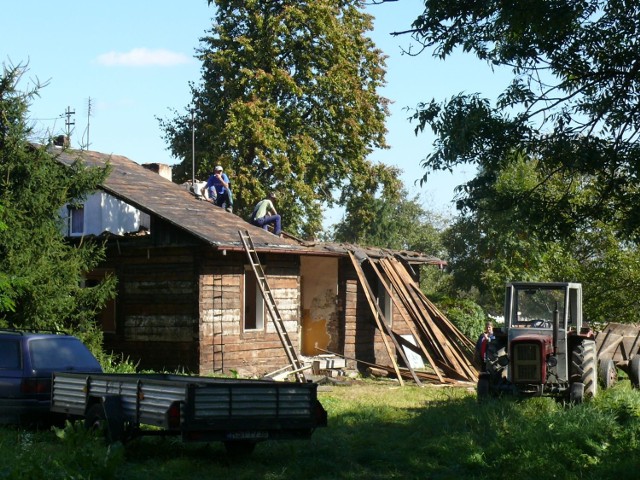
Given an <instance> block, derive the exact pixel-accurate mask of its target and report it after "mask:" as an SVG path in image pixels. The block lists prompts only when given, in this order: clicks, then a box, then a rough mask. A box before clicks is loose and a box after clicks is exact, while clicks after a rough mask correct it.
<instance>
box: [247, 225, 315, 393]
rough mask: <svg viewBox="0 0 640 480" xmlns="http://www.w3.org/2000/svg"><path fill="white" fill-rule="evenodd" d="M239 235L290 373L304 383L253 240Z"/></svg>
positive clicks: (294, 352)
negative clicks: (287, 362) (280, 343)
mask: <svg viewBox="0 0 640 480" xmlns="http://www.w3.org/2000/svg"><path fill="white" fill-rule="evenodd" d="M238 233H239V234H240V240H242V244H243V245H244V249H245V251H246V252H247V256H248V258H249V263H250V264H251V268H252V269H253V273H254V274H255V275H256V279H257V280H258V285H259V286H260V291H261V292H262V298H264V301H265V303H266V305H267V309H268V310H269V315H270V316H271V319H272V320H273V324H274V325H275V327H276V331H277V332H278V336H279V337H280V341H281V342H282V346H283V347H284V349H285V352H286V353H287V358H288V359H289V363H290V364H291V368H292V369H293V371H292V372H291V373H292V374H293V375H295V377H296V381H298V382H300V383H305V382H306V381H307V379H306V378H305V375H304V370H305V366H304V364H303V363H302V361H301V360H300V358H299V357H298V354H297V353H296V350H295V348H294V346H293V343H291V338H289V334H288V333H287V330H286V328H285V326H284V321H283V320H282V317H281V316H280V312H279V311H278V307H277V305H276V302H275V299H274V298H273V294H272V293H271V288H269V283H268V282H267V277H266V275H265V274H264V270H263V268H262V264H261V263H260V259H259V258H258V253H257V252H256V249H255V247H254V245H253V240H252V239H251V236H250V235H249V232H248V231H247V230H245V231H244V232H243V231H242V230H238Z"/></svg>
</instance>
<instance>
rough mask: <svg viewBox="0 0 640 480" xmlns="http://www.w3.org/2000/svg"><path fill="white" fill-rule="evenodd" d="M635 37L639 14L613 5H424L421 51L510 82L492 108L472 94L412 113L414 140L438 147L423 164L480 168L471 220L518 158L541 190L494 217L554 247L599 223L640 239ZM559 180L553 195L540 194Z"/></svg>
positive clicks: (599, 1)
mask: <svg viewBox="0 0 640 480" xmlns="http://www.w3.org/2000/svg"><path fill="white" fill-rule="evenodd" d="M639 26H640V6H638V5H636V4H635V3H633V2H631V3H630V2H622V1H619V0H585V1H581V2H575V1H571V0H559V1H553V2H544V1H530V2H526V5H525V4H522V3H521V2H516V3H513V2H496V1H488V2H475V1H472V0H462V1H456V2H448V1H443V0H436V1H430V2H426V4H425V10H424V13H423V14H422V15H421V16H420V17H419V18H418V19H416V21H415V23H414V24H413V30H412V33H413V36H414V38H415V39H416V40H417V41H419V42H421V43H422V44H423V45H424V46H425V47H426V49H427V50H430V51H433V52H434V54H435V55H437V56H439V57H440V58H443V59H446V58H448V57H449V56H450V55H451V54H452V53H453V52H454V51H455V50H457V49H462V50H463V51H465V52H469V53H472V54H475V55H476V56H477V57H478V58H480V59H481V60H485V61H486V62H487V63H488V64H489V65H491V67H492V68H496V69H498V68H501V67H506V68H508V69H511V71H512V72H513V80H512V82H511V84H510V85H509V86H508V87H507V88H506V89H505V91H504V92H503V93H502V95H501V96H500V97H499V98H498V100H497V101H496V102H495V104H493V105H492V104H491V102H489V100H487V99H484V98H482V97H481V95H480V94H472V95H468V94H459V95H456V96H454V97H453V98H451V99H450V100H448V101H444V102H438V101H436V100H431V101H430V102H427V103H422V104H420V105H418V107H417V109H416V112H415V115H414V119H415V120H416V121H417V122H418V124H417V127H416V129H417V131H420V130H422V129H424V128H425V127H427V126H429V127H430V128H431V129H432V130H433V131H434V132H435V134H436V136H437V140H436V143H435V147H436V148H435V149H434V151H433V153H431V154H429V155H427V157H426V158H425V160H424V163H423V165H424V166H425V167H426V168H427V169H428V170H449V169H452V168H454V167H455V166H457V165H461V164H465V163H473V164H477V165H478V166H479V167H480V170H481V172H480V175H479V176H477V177H476V178H475V179H473V180H472V181H471V182H469V183H468V184H467V185H465V186H464V191H462V190H461V192H460V198H459V202H458V203H459V207H460V208H461V209H463V210H464V209H469V210H471V211H475V210H477V209H478V208H482V202H483V200H486V199H487V198H488V197H487V196H486V195H485V194H486V193H487V192H486V190H485V188H484V187H485V186H486V181H487V180H489V183H491V178H492V176H494V175H495V173H496V172H499V171H501V170H503V169H504V166H505V162H509V163H513V162H515V161H516V157H514V156H513V155H512V154H513V152H516V151H517V152H523V153H524V154H525V155H526V156H527V158H529V159H531V161H536V164H535V169H536V170H537V171H538V172H539V173H540V180H541V183H540V184H535V185H533V184H532V185H530V186H528V188H523V189H522V190H521V191H520V192H518V193H517V194H516V195H513V196H512V197H511V198H508V197H503V198H495V197H494V198H492V200H493V204H492V206H493V208H494V209H496V210H501V209H504V208H513V207H516V206H517V207H522V214H523V215H524V216H525V217H526V218H527V222H528V223H530V224H532V225H536V226H537V227H538V229H539V232H540V234H551V235H552V237H553V238H558V237H560V236H567V235H571V234H572V233H573V232H574V231H575V230H576V229H579V228H580V226H581V225H583V224H584V223H585V222H586V223H587V224H591V223H595V222H598V221H602V222H606V223H608V224H609V225H611V226H612V227H613V231H614V233H615V234H616V235H624V236H627V237H628V238H631V239H637V238H639V235H640V215H638V214H637V208H636V205H637V204H638V200H639V196H640V175H638V168H639V165H640V161H639V157H640V146H639V145H638V142H637V138H638V137H637V133H638V131H639V129H640V118H639V117H638V116H637V115H636V111H637V108H638V97H637V93H636V92H637V90H638V87H639V82H640V77H639V76H638V74H637V73H638V63H637V61H636V60H635V59H636V57H637V46H636V42H635V40H634V39H635V38H636V37H637V31H638V28H639ZM552 177H554V178H555V180H553V178H552ZM425 179H426V177H425ZM585 179H587V180H588V185H587V186H586V188H582V181H583V180H585ZM559 180H562V181H563V182H564V185H565V186H566V189H565V190H564V191H562V194H561V195H559V194H558V195H555V196H554V197H552V198H549V197H547V196H546V195H544V190H545V189H546V188H547V183H548V182H549V181H550V182H551V185H550V188H551V189H555V188H556V186H557V181H559ZM560 192H561V191H558V192H556V193H560Z"/></svg>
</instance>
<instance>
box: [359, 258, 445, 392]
mask: <svg viewBox="0 0 640 480" xmlns="http://www.w3.org/2000/svg"><path fill="white" fill-rule="evenodd" d="M369 264H370V265H371V268H372V269H373V271H374V272H375V274H376V275H377V276H378V279H379V280H380V283H381V284H382V285H383V286H384V288H385V290H386V292H387V295H388V296H389V298H391V300H392V302H393V304H394V306H395V307H396V308H397V309H398V311H399V312H400V315H401V316H402V319H403V320H404V322H405V324H406V325H407V327H408V328H409V331H410V332H411V335H413V338H415V340H416V342H417V343H418V345H419V346H420V349H421V351H422V352H421V353H422V354H423V355H424V356H425V357H426V358H427V361H428V362H429V364H430V365H431V368H433V371H434V372H436V375H437V376H438V378H439V379H440V381H442V382H443V381H444V379H443V378H442V375H441V374H440V371H439V370H438V368H437V366H436V364H435V363H434V361H433V359H432V358H431V355H430V354H429V351H428V350H427V348H426V347H425V346H424V344H423V343H422V339H421V338H420V335H419V334H418V332H417V331H416V329H415V328H414V326H413V324H412V322H411V321H410V320H409V318H408V317H407V314H406V311H405V309H403V308H400V305H398V301H397V300H396V296H395V295H394V294H393V292H392V291H391V289H390V288H389V286H388V285H387V281H388V279H387V278H384V277H383V275H382V273H381V272H380V270H378V267H376V264H375V262H373V261H369Z"/></svg>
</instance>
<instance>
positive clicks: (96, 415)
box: [84, 403, 108, 438]
mask: <svg viewBox="0 0 640 480" xmlns="http://www.w3.org/2000/svg"><path fill="white" fill-rule="evenodd" d="M84 426H85V428H86V429H87V430H94V431H96V432H99V433H100V434H102V435H103V436H104V437H105V438H106V436H107V433H108V430H107V416H106V415H105V413H104V408H103V407H102V404H100V403H95V404H94V405H92V406H91V407H89V410H87V414H86V415H85V417H84Z"/></svg>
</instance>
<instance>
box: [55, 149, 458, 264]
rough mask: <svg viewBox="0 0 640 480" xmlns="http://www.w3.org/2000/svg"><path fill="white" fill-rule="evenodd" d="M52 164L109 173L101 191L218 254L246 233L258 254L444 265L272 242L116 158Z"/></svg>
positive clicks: (83, 153) (73, 156)
mask: <svg viewBox="0 0 640 480" xmlns="http://www.w3.org/2000/svg"><path fill="white" fill-rule="evenodd" d="M55 155H56V156H57V159H58V161H60V162H61V163H63V164H65V165H71V164H72V163H73V162H75V161H82V162H83V163H84V164H85V165H87V166H98V167H104V166H105V165H107V164H109V165H110V166H111V173H110V174H109V177H108V178H107V179H106V180H105V181H104V183H103V184H102V185H101V186H100V188H101V189H102V190H104V191H105V192H107V193H109V194H110V195H113V196H114V197H116V198H118V199H120V200H122V201H124V202H126V203H128V204H129V205H132V206H134V207H136V208H138V209H140V210H142V211H143V212H146V213H148V214H150V215H156V216H157V217H159V218H162V219H163V220H165V221H167V222H169V223H171V224H173V225H174V226H176V227H178V228H180V229H183V230H185V231H187V232H189V233H190V234H192V235H194V236H195V237H197V238H199V239H200V240H202V241H204V242H206V243H208V244H210V245H211V246H213V247H217V248H218V249H221V250H223V249H224V250H244V245H243V243H242V241H241V240H240V235H239V231H244V230H246V231H248V232H249V234H250V235H251V239H252V240H253V243H254V246H255V248H256V249H257V250H260V251H272V252H281V253H298V254H301V253H304V254H308V255H325V256H344V255H347V253H348V252H349V251H355V250H360V251H363V252H365V253H366V255H368V256H370V257H373V258H379V257H385V256H389V255H393V256H396V257H398V258H400V259H402V260H404V261H406V262H408V263H416V264H420V263H423V264H425V263H426V264H434V265H440V266H442V265H445V264H446V262H444V261H442V260H440V259H438V258H436V257H431V256H426V255H423V254H420V253H417V252H409V251H392V250H388V249H382V248H364V247H360V246H354V245H350V244H341V243H325V242H322V243H321V242H307V241H303V240H300V239H298V238H296V237H294V236H292V235H289V234H286V233H284V235H283V236H282V237H277V236H275V235H273V234H271V233H269V232H267V231H266V230H264V229H262V228H259V227H256V226H253V225H251V224H250V223H248V222H246V221H245V220H244V219H243V218H241V217H239V216H238V215H235V214H233V213H229V212H227V211H226V210H224V209H223V208H220V207H216V206H215V205H213V204H211V203H210V202H207V201H205V200H202V199H201V197H197V196H195V195H194V194H192V193H191V192H189V191H188V190H187V189H186V188H184V186H182V185H178V184H176V183H173V182H172V181H170V180H168V179H166V178H164V177H162V176H161V175H159V174H158V173H155V172H153V171H151V170H149V169H147V168H145V167H143V166H142V165H140V164H138V163H136V162H134V161H132V160H130V159H129V158H127V157H124V156H121V155H110V154H105V153H99V152H93V151H87V150H60V149H56V150H55Z"/></svg>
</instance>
